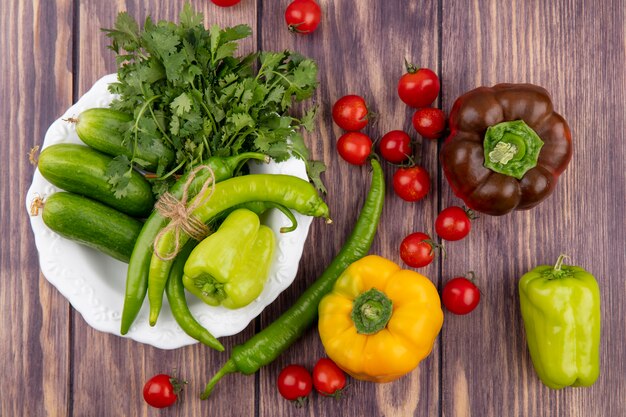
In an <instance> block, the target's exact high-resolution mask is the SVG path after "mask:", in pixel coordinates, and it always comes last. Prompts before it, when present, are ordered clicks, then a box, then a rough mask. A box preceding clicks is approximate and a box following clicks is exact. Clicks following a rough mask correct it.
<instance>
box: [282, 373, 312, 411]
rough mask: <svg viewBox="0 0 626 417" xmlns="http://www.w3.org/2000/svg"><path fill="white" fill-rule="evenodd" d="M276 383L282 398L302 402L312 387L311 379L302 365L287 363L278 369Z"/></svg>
mask: <svg viewBox="0 0 626 417" xmlns="http://www.w3.org/2000/svg"><path fill="white" fill-rule="evenodd" d="M277 385H278V392H280V395H282V396H283V398H285V399H287V400H289V401H298V402H299V403H302V402H303V401H304V400H305V399H306V397H307V396H308V395H309V394H310V393H311V390H312V389H313V380H312V378H311V374H310V373H309V371H307V370H306V368H305V367H304V366H301V365H288V366H286V367H285V368H284V369H283V370H282V371H280V374H279V375H278V382H277Z"/></svg>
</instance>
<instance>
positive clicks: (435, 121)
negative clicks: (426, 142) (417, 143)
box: [413, 107, 446, 140]
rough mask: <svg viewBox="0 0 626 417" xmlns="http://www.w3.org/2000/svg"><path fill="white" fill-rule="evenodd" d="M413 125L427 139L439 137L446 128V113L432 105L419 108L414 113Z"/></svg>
mask: <svg viewBox="0 0 626 417" xmlns="http://www.w3.org/2000/svg"><path fill="white" fill-rule="evenodd" d="M413 127H414V128H415V130H417V133H419V134H420V135H422V136H423V137H425V138H426V139H433V140H434V139H439V138H440V137H441V135H443V131H444V130H445V128H446V115H445V114H444V113H443V111H441V110H440V109H435V108H432V107H426V108H423V109H419V110H417V111H416V112H415V113H414V114H413Z"/></svg>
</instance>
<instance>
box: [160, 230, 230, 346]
mask: <svg viewBox="0 0 626 417" xmlns="http://www.w3.org/2000/svg"><path fill="white" fill-rule="evenodd" d="M196 244H197V242H196V241H195V240H191V241H189V242H187V244H186V245H185V246H184V247H183V248H182V249H181V251H180V253H179V254H178V256H177V257H176V260H175V261H174V264H173V265H172V270H171V271H170V277H169V279H168V280H167V287H166V291H165V293H166V294H167V301H168V302H169V303H170V309H171V310H172V315H173V316H174V319H175V320H176V323H178V325H179V326H180V327H181V329H183V330H184V331H185V333H187V334H188V335H189V336H191V337H193V338H194V339H196V340H197V341H199V342H201V343H203V344H205V345H207V346H209V347H211V348H213V349H216V350H219V351H220V352H222V351H224V346H223V345H222V344H221V343H220V342H219V341H218V340H217V339H216V338H215V337H214V336H213V335H212V334H211V333H210V332H209V331H208V330H207V329H205V328H204V327H202V325H201V324H200V323H198V321H197V320H196V319H195V318H194V317H193V315H192V314H191V311H190V310H189V306H188V305H187V299H186V298H185V287H184V286H183V270H184V267H185V262H186V261H187V258H188V257H189V254H190V253H191V251H192V250H193V248H194V247H195V246H196Z"/></svg>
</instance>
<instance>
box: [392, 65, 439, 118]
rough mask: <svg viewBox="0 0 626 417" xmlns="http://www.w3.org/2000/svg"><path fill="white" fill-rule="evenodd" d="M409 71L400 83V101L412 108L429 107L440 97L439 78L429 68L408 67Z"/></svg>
mask: <svg viewBox="0 0 626 417" xmlns="http://www.w3.org/2000/svg"><path fill="white" fill-rule="evenodd" d="M407 70H408V72H407V73H406V74H404V75H403V76H402V77H400V81H399V82H398V95H399V96H400V99H401V100H402V101H404V102H405V103H406V104H408V105H409V106H411V107H415V108H419V107H429V106H430V105H431V104H433V102H434V101H435V99H436V98H437V96H438V95H439V77H437V74H435V73H434V72H433V71H431V70H429V69H428V68H420V69H416V68H415V67H414V66H412V65H408V66H407Z"/></svg>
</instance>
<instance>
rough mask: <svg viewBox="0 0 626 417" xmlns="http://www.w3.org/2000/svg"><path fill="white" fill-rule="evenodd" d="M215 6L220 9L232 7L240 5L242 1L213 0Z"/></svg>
mask: <svg viewBox="0 0 626 417" xmlns="http://www.w3.org/2000/svg"><path fill="white" fill-rule="evenodd" d="M211 1H212V2H213V4H215V5H216V6H220V7H230V6H234V5H236V4H239V2H240V1H241V0H211Z"/></svg>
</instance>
